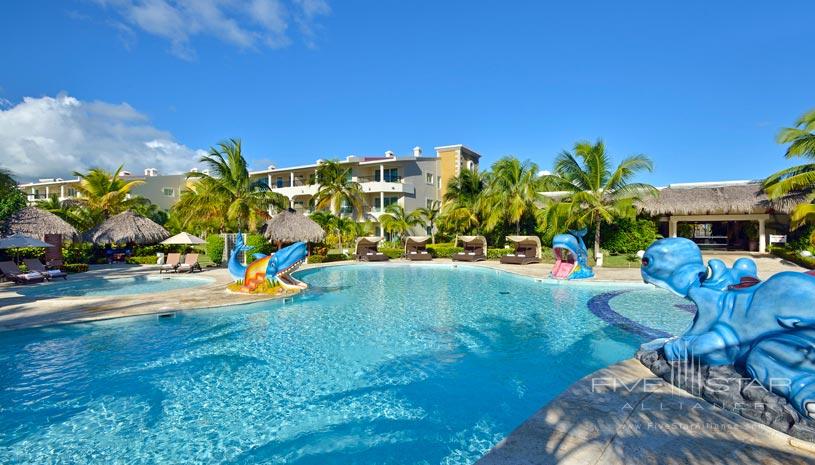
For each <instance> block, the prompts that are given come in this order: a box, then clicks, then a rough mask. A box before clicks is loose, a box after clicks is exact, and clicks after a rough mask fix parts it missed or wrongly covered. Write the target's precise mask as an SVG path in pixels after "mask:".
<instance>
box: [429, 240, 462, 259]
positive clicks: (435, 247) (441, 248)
mask: <svg viewBox="0 0 815 465" xmlns="http://www.w3.org/2000/svg"><path fill="white" fill-rule="evenodd" d="M427 251H428V252H429V253H430V255H432V256H433V258H450V257H452V256H453V254H457V253H459V252H463V251H464V248H463V247H456V246H454V245H453V244H449V243H445V244H428V246H427Z"/></svg>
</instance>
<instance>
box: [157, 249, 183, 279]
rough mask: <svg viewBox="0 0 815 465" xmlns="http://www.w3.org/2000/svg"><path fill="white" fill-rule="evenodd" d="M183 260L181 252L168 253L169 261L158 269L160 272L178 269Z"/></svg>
mask: <svg viewBox="0 0 815 465" xmlns="http://www.w3.org/2000/svg"><path fill="white" fill-rule="evenodd" d="M180 261H181V254H180V253H169V254H167V261H166V262H164V264H163V265H161V266H160V267H159V269H158V273H159V274H161V273H164V272H168V273H169V272H170V271H176V268H178V264H179V262H180Z"/></svg>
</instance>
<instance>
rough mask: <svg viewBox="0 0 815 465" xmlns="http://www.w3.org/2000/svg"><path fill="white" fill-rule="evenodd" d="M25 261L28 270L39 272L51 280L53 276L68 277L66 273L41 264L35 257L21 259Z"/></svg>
mask: <svg viewBox="0 0 815 465" xmlns="http://www.w3.org/2000/svg"><path fill="white" fill-rule="evenodd" d="M23 263H25V266H26V268H28V271H33V272H35V273H39V274H41V275H43V277H45V279H48V280H51V279H54V278H62V279H68V273H66V272H64V271H60V270H49V269H47V268H46V267H45V265H43V263H42V262H41V261H39V260H38V259H36V258H26V259H25V260H23Z"/></svg>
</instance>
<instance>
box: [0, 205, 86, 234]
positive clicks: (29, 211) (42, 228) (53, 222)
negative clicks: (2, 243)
mask: <svg viewBox="0 0 815 465" xmlns="http://www.w3.org/2000/svg"><path fill="white" fill-rule="evenodd" d="M0 229H2V230H3V231H4V232H6V233H7V234H9V235H11V234H22V235H24V236H29V237H36V238H37V239H40V240H45V235H46V234H59V235H61V236H62V239H63V240H71V241H73V240H77V239H79V232H78V231H77V230H76V229H75V228H74V227H73V226H71V225H70V224H68V223H67V222H66V221H65V220H63V219H62V218H60V217H58V216H57V215H55V214H53V213H51V212H48V211H45V210H42V209H40V208H37V207H25V208H22V209H20V210H18V211H16V212H14V213H13V214H12V215H11V216H10V217H9V218H8V219H7V220H6V221H5V223H4V224H3V227H2V228H0Z"/></svg>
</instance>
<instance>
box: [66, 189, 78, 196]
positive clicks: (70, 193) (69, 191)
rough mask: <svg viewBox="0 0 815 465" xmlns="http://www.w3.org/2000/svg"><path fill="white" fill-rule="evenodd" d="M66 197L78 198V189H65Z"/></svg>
mask: <svg viewBox="0 0 815 465" xmlns="http://www.w3.org/2000/svg"><path fill="white" fill-rule="evenodd" d="M65 196H66V197H76V189H74V188H73V187H69V188H67V189H65Z"/></svg>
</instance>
